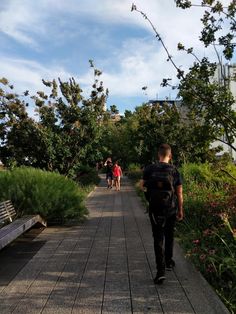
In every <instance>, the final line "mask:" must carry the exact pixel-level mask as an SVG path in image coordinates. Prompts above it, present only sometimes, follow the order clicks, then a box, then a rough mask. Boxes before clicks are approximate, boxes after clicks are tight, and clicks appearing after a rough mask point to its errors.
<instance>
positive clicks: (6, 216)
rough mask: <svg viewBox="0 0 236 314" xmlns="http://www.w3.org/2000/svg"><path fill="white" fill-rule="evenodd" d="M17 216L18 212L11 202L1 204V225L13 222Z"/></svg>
mask: <svg viewBox="0 0 236 314" xmlns="http://www.w3.org/2000/svg"><path fill="white" fill-rule="evenodd" d="M15 216H16V211H15V209H14V206H13V205H12V202H11V201H10V200H7V201H5V202H1V203H0V223H4V222H7V221H10V222H12V220H13V218H14V217H15Z"/></svg>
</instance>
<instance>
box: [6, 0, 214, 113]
mask: <svg viewBox="0 0 236 314" xmlns="http://www.w3.org/2000/svg"><path fill="white" fill-rule="evenodd" d="M196 1H198V0H196ZM132 2H135V4H136V5H137V7H138V9H140V10H142V11H144V12H145V13H147V14H148V16H149V17H150V18H151V20H152V21H153V23H154V25H155V26H156V28H157V29H158V31H159V33H160V34H161V36H162V38H163V39H164V41H165V44H166V45H167V47H168V49H169V50H170V51H171V54H172V55H173V57H174V60H175V62H176V63H177V65H179V66H182V68H183V69H187V67H188V66H189V65H190V64H191V62H193V59H191V58H190V57H189V56H186V55H185V54H183V53H181V52H178V51H177V49H176V47H177V44H178V42H182V43H183V44H184V45H186V46H188V47H191V46H193V47H195V52H196V53H197V54H198V56H199V57H203V56H204V55H206V56H210V57H211V58H215V56H214V52H213V51H212V50H211V49H205V48H204V47H203V46H202V44H201V43H200V42H199V40H198V38H199V33H200V29H201V23H200V16H201V14H202V11H201V9H196V8H195V9H190V10H181V9H177V8H176V7H175V2H174V0H146V1H142V0H137V1H129V0H112V1H111V0H67V1H65V0H37V1H35V0H1V1H0V77H7V78H8V79H9V80H10V82H11V83H13V84H14V86H15V89H16V90H17V91H18V92H23V91H24V90H26V89H29V90H30V92H31V93H32V94H33V93H35V92H36V91H37V90H43V89H44V87H43V85H42V83H41V79H42V78H44V79H46V80H50V79H53V78H57V77H61V78H62V79H64V80H68V79H69V77H72V76H73V77H75V78H76V79H77V80H78V82H79V83H80V84H81V87H82V89H83V90H84V93H85V95H88V93H89V90H90V86H91V84H92V80H93V75H92V71H91V68H90V67H89V62H88V60H89V59H92V60H94V63H95V65H96V67H97V68H98V69H100V70H101V71H102V72H103V75H102V78H101V79H102V80H103V81H104V85H105V87H108V89H109V98H108V103H107V105H108V106H110V105H112V104H115V105H117V107H118V109H119V110H120V112H121V113H122V112H124V111H125V110H126V109H128V110H133V109H134V108H135V106H137V105H140V104H141V103H142V102H144V101H147V100H148V99H155V98H156V97H158V98H165V97H169V98H172V99H174V98H175V96H176V95H175V92H174V91H172V90H171V89H166V88H162V87H161V86H160V83H161V81H162V78H163V77H169V78H172V81H173V84H174V83H175V82H176V77H175V71H174V69H173V67H172V66H171V65H170V63H168V62H166V59H167V58H166V55H165V52H164V50H163V48H162V47H161V46H160V45H159V43H158V42H157V40H156V39H155V37H154V34H153V31H152V30H151V28H150V26H149V25H148V23H147V22H146V21H145V20H144V19H143V18H142V16H141V15H139V14H138V13H137V12H131V10H130V9H131V5H132ZM199 2H201V1H199ZM143 86H148V89H147V92H146V93H144V92H143V91H142V87H143Z"/></svg>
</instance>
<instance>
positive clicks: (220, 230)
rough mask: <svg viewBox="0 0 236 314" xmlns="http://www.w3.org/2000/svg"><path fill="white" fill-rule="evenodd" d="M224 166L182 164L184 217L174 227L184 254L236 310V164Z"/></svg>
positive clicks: (226, 302) (230, 306)
mask: <svg viewBox="0 0 236 314" xmlns="http://www.w3.org/2000/svg"><path fill="white" fill-rule="evenodd" d="M188 166H189V167H188ZM224 169H225V171H226V172H224V171H221V170H219V169H218V168H217V167H216V168H214V167H212V166H210V165H209V164H203V165H202V164H201V165H193V164H190V165H184V166H183V168H182V173H183V177H184V191H185V193H184V197H185V206H184V207H185V219H184V221H183V222H182V223H180V224H178V227H177V229H178V235H179V237H180V241H181V242H182V244H183V246H184V247H185V250H186V256H187V257H189V258H190V259H191V260H192V261H193V262H194V264H195V265H196V267H197V268H198V269H199V270H200V271H201V272H202V274H203V275H204V277H205V278H206V279H207V280H208V281H209V283H210V284H211V285H212V286H213V287H214V288H215V290H216V291H217V293H218V294H219V296H220V297H221V299H222V300H223V301H224V303H225V304H226V306H227V307H228V308H229V310H230V311H231V312H232V313H236V181H234V180H233V179H232V176H234V175H235V173H236V170H235V169H236V167H235V166H234V165H228V166H226V167H225V168H224ZM230 169H231V171H230ZM227 173H229V174H230V175H228V174H227ZM204 177H205V179H204Z"/></svg>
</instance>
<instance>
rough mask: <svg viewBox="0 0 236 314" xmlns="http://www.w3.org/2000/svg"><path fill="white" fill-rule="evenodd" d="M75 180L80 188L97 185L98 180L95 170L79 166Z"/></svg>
mask: <svg viewBox="0 0 236 314" xmlns="http://www.w3.org/2000/svg"><path fill="white" fill-rule="evenodd" d="M75 180H76V181H77V182H78V183H79V184H81V185H82V186H90V185H98V183H99V182H100V178H99V176H98V173H97V171H96V169H95V168H91V167H90V166H80V167H79V168H78V172H77V175H76V178H75Z"/></svg>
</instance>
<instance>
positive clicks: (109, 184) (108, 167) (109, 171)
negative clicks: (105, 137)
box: [105, 160, 113, 189]
mask: <svg viewBox="0 0 236 314" xmlns="http://www.w3.org/2000/svg"><path fill="white" fill-rule="evenodd" d="M105 165H106V181H107V188H108V189H112V185H113V172H112V168H113V165H112V162H111V160H107V161H106V163H105Z"/></svg>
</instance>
